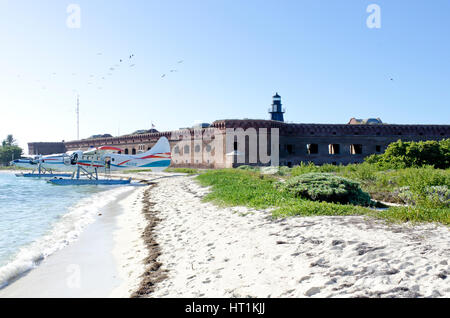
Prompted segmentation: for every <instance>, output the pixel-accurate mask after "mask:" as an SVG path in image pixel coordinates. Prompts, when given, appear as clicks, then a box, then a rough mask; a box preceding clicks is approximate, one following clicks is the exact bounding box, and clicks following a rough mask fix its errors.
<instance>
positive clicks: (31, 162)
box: [9, 157, 39, 169]
mask: <svg viewBox="0 0 450 318" xmlns="http://www.w3.org/2000/svg"><path fill="white" fill-rule="evenodd" d="M38 160H39V158H38V157H35V158H21V159H16V160H13V161H11V162H10V163H9V164H10V165H11V166H16V167H20V168H26V169H36V168H37V166H38V163H39V162H38Z"/></svg>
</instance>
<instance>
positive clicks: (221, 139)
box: [171, 128, 280, 167]
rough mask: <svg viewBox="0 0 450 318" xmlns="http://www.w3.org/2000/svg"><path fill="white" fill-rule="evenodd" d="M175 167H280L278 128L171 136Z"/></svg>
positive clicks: (198, 131) (184, 132)
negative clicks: (193, 165) (195, 165)
mask: <svg viewBox="0 0 450 318" xmlns="http://www.w3.org/2000/svg"><path fill="white" fill-rule="evenodd" d="M171 140H176V141H177V142H176V143H175V145H174V146H173V147H172V161H173V162H174V163H175V164H205V165H212V164H214V165H215V166H218V167H220V166H224V167H225V166H229V165H230V164H233V163H238V164H244V163H245V164H252V165H263V166H268V165H271V166H279V164H280V156H279V143H280V133H279V128H270V129H268V128H259V129H256V128H247V129H245V130H244V129H243V128H226V129H225V130H221V129H218V128H205V129H193V130H191V129H184V130H177V131H174V132H172V135H171Z"/></svg>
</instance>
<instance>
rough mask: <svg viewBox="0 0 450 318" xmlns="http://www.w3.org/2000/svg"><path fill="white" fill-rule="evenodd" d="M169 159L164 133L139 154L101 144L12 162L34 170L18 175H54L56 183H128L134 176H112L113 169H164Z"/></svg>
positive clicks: (44, 176)
mask: <svg viewBox="0 0 450 318" xmlns="http://www.w3.org/2000/svg"><path fill="white" fill-rule="evenodd" d="M170 162H171V152H170V144H169V141H168V140H167V138H166V137H161V138H160V139H159V140H158V142H157V143H156V144H155V145H154V146H153V147H152V148H151V149H150V150H148V151H147V152H144V153H139V154H136V155H128V154H122V149H120V148H117V147H111V146H102V147H98V148H93V149H89V150H87V151H82V150H77V151H71V152H67V153H63V154H53V155H47V156H35V157H28V158H22V159H17V160H13V161H11V165H15V166H18V167H22V168H28V169H32V170H33V172H32V173H27V174H25V173H24V174H18V175H16V176H18V177H19V176H20V177H35V178H36V177H37V178H51V179H50V180H49V182H51V183H53V184H57V185H92V184H96V185H117V184H129V183H130V182H131V178H129V179H127V180H118V179H111V178H110V173H111V172H112V171H125V170H134V169H139V170H149V171H152V172H161V171H163V170H164V169H166V168H167V167H168V166H169V165H170ZM54 171H57V172H58V173H55V172H54ZM99 173H104V175H105V178H103V179H100V178H99V177H98V175H99ZM108 177H109V178H108Z"/></svg>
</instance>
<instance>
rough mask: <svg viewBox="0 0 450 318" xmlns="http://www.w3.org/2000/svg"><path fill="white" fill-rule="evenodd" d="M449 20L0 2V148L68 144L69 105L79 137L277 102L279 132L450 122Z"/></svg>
mask: <svg viewBox="0 0 450 318" xmlns="http://www.w3.org/2000/svg"><path fill="white" fill-rule="evenodd" d="M71 4H75V5H77V8H79V9H80V11H79V15H76V14H75V15H74V11H70V10H69V11H68V9H71V8H72V7H70V5H71ZM371 4H376V5H378V7H379V9H380V25H379V28H369V27H368V25H367V19H368V18H369V16H371V15H372V13H373V12H367V8H368V6H369V5H371ZM75 13H76V12H75ZM449 13H450V1H448V0H434V1H425V0H409V1H404V0H396V1H381V0H372V1H364V0H348V1H335V0H308V1H307V0H292V1H288V0H276V1H272V0H264V1H262V0H258V1H256V0H159V1H157V0H145V1H144V0H142V1H138V0H128V1H125V0H123V1H122V0H107V1H106V0H71V1H63V0H0V48H1V49H0V139H3V138H5V137H6V135H7V134H13V135H14V137H15V138H16V139H17V141H18V143H19V145H20V146H22V147H23V148H24V149H25V152H26V151H27V143H28V142H36V141H61V140H65V141H69V140H75V139H76V138H77V124H76V112H75V110H76V99H77V95H79V98H80V138H87V137H89V136H91V135H94V134H105V133H109V134H111V135H113V136H116V135H123V134H128V133H132V132H134V131H136V130H138V129H150V128H151V124H152V123H153V124H154V125H155V128H156V129H158V130H160V131H166V130H174V129H178V128H180V127H190V126H192V125H194V124H196V123H200V122H206V123H208V122H209V123H210V122H213V121H214V120H218V119H243V118H252V119H269V114H268V113H267V110H268V107H269V105H270V104H271V102H272V96H273V95H274V94H275V92H278V93H279V94H280V95H281V97H282V103H283V106H284V107H285V108H286V114H285V120H286V121H288V122H296V123H344V124H345V123H347V122H348V121H349V119H350V118H351V117H356V118H368V117H380V118H381V119H382V120H383V122H386V123H397V124H449V122H450V110H449V109H450V107H449V101H450V89H449V88H450V59H449V56H450V41H449V33H450V19H448V14H449ZM74 17H75V18H74ZM78 17H79V19H78ZM74 21H75V22H74ZM77 21H79V24H77V23H76V22H77ZM74 23H75V24H74ZM74 26H75V27H74ZM77 26H79V27H77ZM130 55H133V56H132V58H131V59H130ZM120 60H122V62H120ZM110 68H113V69H114V70H110ZM171 70H176V71H173V72H170V71H171ZM163 74H166V76H164V77H162V76H163ZM103 78H104V79H103Z"/></svg>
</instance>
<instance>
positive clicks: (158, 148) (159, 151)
mask: <svg viewBox="0 0 450 318" xmlns="http://www.w3.org/2000/svg"><path fill="white" fill-rule="evenodd" d="M108 157H109V158H108ZM171 158H172V156H171V152H170V144H169V140H168V139H167V138H166V137H161V138H160V139H159V140H158V142H157V143H156V144H155V145H154V146H153V147H152V148H151V149H150V150H149V151H147V152H144V153H141V154H137V155H122V154H111V155H109V156H105V162H106V161H107V160H108V159H109V160H110V161H109V162H110V166H111V170H114V171H121V170H130V169H148V170H151V171H152V172H161V171H163V170H164V169H166V168H167V167H168V166H170V162H171Z"/></svg>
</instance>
